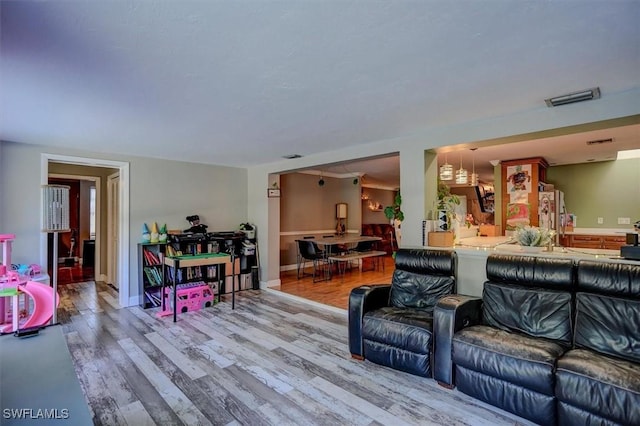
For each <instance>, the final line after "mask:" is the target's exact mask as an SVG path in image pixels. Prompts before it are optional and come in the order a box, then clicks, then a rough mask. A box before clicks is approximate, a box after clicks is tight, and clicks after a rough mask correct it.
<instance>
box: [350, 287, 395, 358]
mask: <svg viewBox="0 0 640 426" xmlns="http://www.w3.org/2000/svg"><path fill="white" fill-rule="evenodd" d="M390 291H391V285H390V284H383V285H363V286H360V287H356V288H354V289H353V290H351V293H350V294H349V350H350V351H351V356H353V357H354V358H359V359H364V349H363V344H362V318H363V317H364V314H366V313H367V312H369V311H373V310H375V309H379V308H382V307H384V306H388V304H389V293H390Z"/></svg>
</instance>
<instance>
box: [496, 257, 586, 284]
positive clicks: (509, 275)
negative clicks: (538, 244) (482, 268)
mask: <svg viewBox="0 0 640 426" xmlns="http://www.w3.org/2000/svg"><path fill="white" fill-rule="evenodd" d="M486 269H487V280H488V281H491V282H502V283H509V284H515V285H521V286H524V287H538V288H548V289H552V290H573V289H574V287H575V266H574V263H573V260H572V259H560V258H552V257H538V256H518V255H506V254H494V255H491V256H489V257H488V259H487V266H486Z"/></svg>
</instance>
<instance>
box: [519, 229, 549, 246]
mask: <svg viewBox="0 0 640 426" xmlns="http://www.w3.org/2000/svg"><path fill="white" fill-rule="evenodd" d="M555 235H556V233H555V231H553V230H549V229H543V228H538V227H537V226H518V227H517V228H516V231H515V239H516V242H517V243H518V244H520V245H521V246H525V247H544V246H546V245H548V244H549V243H551V242H552V241H553V237H554V236H555Z"/></svg>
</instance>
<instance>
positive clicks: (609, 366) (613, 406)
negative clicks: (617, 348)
mask: <svg viewBox="0 0 640 426" xmlns="http://www.w3.org/2000/svg"><path fill="white" fill-rule="evenodd" d="M556 395H557V397H558V400H559V401H562V402H563V403H566V404H569V405H571V406H574V407H577V408H580V409H582V410H585V411H588V412H590V413H593V414H595V415H597V416H599V417H603V418H606V419H608V420H610V421H612V422H616V423H622V424H636V425H640V365H639V364H637V363H633V362H630V361H625V360H622V359H619V358H613V357H609V356H605V355H602V354H599V353H597V352H593V351H590V350H586V349H574V350H571V351H568V352H567V353H566V354H565V355H564V356H563V357H562V358H560V359H559V360H558V366H557V373H556Z"/></svg>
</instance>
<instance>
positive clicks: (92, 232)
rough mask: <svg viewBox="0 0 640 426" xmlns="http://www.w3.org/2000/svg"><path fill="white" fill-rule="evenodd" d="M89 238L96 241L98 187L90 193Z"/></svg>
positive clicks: (92, 188)
mask: <svg viewBox="0 0 640 426" xmlns="http://www.w3.org/2000/svg"><path fill="white" fill-rule="evenodd" d="M89 194H90V195H89V238H91V239H92V240H95V239H96V187H95V186H92V187H91V189H90V191H89Z"/></svg>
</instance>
